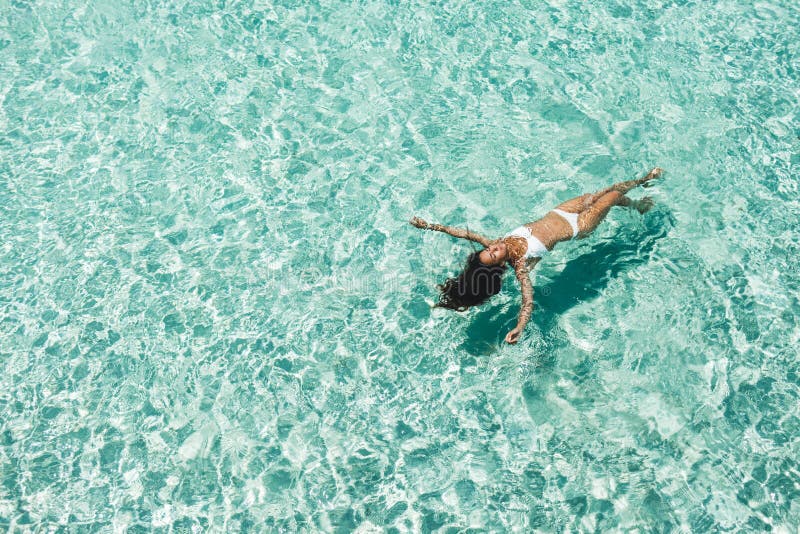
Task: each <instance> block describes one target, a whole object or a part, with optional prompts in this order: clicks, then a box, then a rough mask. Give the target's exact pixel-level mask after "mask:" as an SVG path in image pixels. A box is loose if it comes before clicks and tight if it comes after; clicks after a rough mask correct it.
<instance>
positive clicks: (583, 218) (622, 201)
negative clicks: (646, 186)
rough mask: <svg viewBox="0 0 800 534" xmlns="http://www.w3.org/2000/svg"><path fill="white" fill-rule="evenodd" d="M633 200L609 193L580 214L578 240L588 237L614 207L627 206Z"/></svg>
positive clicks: (619, 194) (618, 193)
mask: <svg viewBox="0 0 800 534" xmlns="http://www.w3.org/2000/svg"><path fill="white" fill-rule="evenodd" d="M630 203H631V199H629V198H628V197H626V196H625V195H623V194H622V193H620V192H619V191H609V192H608V193H605V194H604V195H602V196H601V197H600V198H598V199H597V200H595V202H594V203H593V204H592V205H591V206H589V207H588V208H586V209H585V210H583V211H582V212H580V214H578V238H581V237H586V236H587V235H589V234H591V233H592V232H593V231H594V229H595V228H597V226H598V225H599V224H600V223H601V222H602V221H603V219H605V218H606V215H608V212H609V210H610V209H611V208H613V207H614V206H627V205H629V204H630Z"/></svg>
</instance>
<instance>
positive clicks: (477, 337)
mask: <svg viewBox="0 0 800 534" xmlns="http://www.w3.org/2000/svg"><path fill="white" fill-rule="evenodd" d="M673 225H674V218H673V217H672V214H671V213H669V212H668V211H667V210H666V208H662V209H658V208H656V209H654V210H652V211H651V212H650V213H648V214H647V215H646V216H645V218H644V221H643V224H641V225H637V226H635V227H625V228H622V229H621V230H620V231H619V232H618V233H617V235H616V236H614V237H613V238H611V240H610V241H603V242H600V243H597V244H595V245H593V246H592V248H591V250H590V251H589V252H587V253H585V254H582V255H580V256H578V257H576V258H573V259H570V260H569V261H568V263H567V265H566V266H565V267H564V269H563V270H562V271H561V272H557V273H552V275H551V274H550V273H548V272H547V270H546V269H547V268H546V266H545V271H544V272H543V273H542V274H545V275H547V277H548V278H549V281H548V282H546V283H544V284H542V285H538V284H536V282H535V278H544V277H543V276H542V277H535V278H534V290H533V292H534V313H533V316H532V317H531V322H530V323H528V328H529V329H530V328H531V327H532V326H534V324H535V326H536V327H538V329H539V330H541V332H542V336H543V337H544V339H543V341H544V346H545V347H549V348H552V347H554V346H556V345H557V344H559V340H558V339H557V336H558V333H557V329H556V323H557V321H558V317H559V316H560V315H561V314H563V313H564V312H566V311H568V310H569V309H570V308H572V307H573V306H575V305H576V304H577V303H579V302H586V301H587V300H591V299H593V298H594V297H596V296H598V295H599V294H600V293H601V292H602V291H603V290H604V289H605V288H606V287H607V286H608V283H609V282H610V281H611V280H612V279H613V278H616V277H617V276H619V275H620V274H621V273H623V272H625V271H626V270H628V269H631V268H633V267H635V266H637V265H641V264H643V263H645V262H647V261H649V259H650V256H651V255H652V252H653V249H654V248H655V245H656V243H657V242H658V240H659V239H661V238H663V237H664V236H666V235H667V233H668V232H669V230H670V229H671V228H672V227H673ZM589 239H591V238H589ZM546 261H547V258H545V259H544V260H543V263H544V262H546ZM542 266H543V264H542V263H540V265H539V267H538V268H539V269H541V268H542ZM513 278H514V277H513V275H512V276H508V277H507V284H508V285H506V286H505V288H504V289H506V290H508V291H513V292H514V293H516V294H517V295H518V294H519V288H518V285H517V282H516V280H514V279H513ZM519 303H520V300H519V297H518V296H517V298H516V299H515V301H514V303H513V304H512V305H511V306H506V307H505V309H499V308H497V307H494V308H493V307H491V306H487V308H486V309H485V310H481V311H480V312H479V313H477V314H476V315H475V317H474V319H473V320H472V321H471V323H470V326H469V327H468V328H467V338H466V339H465V340H464V343H462V344H461V346H460V347H461V348H462V349H464V350H465V351H467V352H468V353H470V354H472V355H474V356H481V355H487V354H492V353H494V352H495V351H496V350H497V349H498V347H499V343H502V342H503V338H504V337H505V335H506V333H507V332H508V331H509V330H511V329H512V328H513V327H514V324H516V320H517V313H518V312H519ZM531 323H534V324H531ZM548 352H552V351H548Z"/></svg>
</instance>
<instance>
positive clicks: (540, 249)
mask: <svg viewBox="0 0 800 534" xmlns="http://www.w3.org/2000/svg"><path fill="white" fill-rule="evenodd" d="M661 172H662V171H661V169H660V168H658V167H656V168H654V169H653V170H652V171H650V172H649V173H648V174H647V176H645V177H644V178H639V179H638V180H628V181H627V182H620V183H618V184H614V185H612V186H611V187H607V188H605V189H602V190H600V191H598V192H596V193H587V194H585V195H581V196H579V197H575V198H573V199H570V200H567V201H566V202H564V203H562V204H559V206H558V207H556V208H555V209H553V210H552V211H550V212H548V213H547V215H545V216H544V217H542V218H541V219H539V220H538V221H533V222H530V223H528V224H525V225H524V226H520V227H519V228H517V229H515V230H513V231H511V232H509V233H508V234H506V235H505V236H504V237H501V238H499V239H494V240H492V239H488V238H486V237H484V236H482V235H479V234H476V233H475V232H471V231H469V230H463V229H461V228H453V227H450V226H443V225H441V224H430V223H427V222H425V221H423V220H422V219H420V218H419V217H414V218H413V219H411V221H410V222H411V224H413V225H414V226H416V227H417V228H422V229H423V230H436V231H438V232H445V233H447V234H450V235H451V236H453V237H458V238H462V239H469V240H470V241H474V242H476V243H480V244H481V245H483V246H484V247H485V248H484V249H483V250H481V251H480V252H475V253H473V254H470V256H469V258H468V259H467V265H466V267H465V268H464V270H463V271H462V272H461V274H459V275H458V276H456V277H454V278H449V279H448V280H447V281H446V282H445V283H444V284H442V285H440V286H438V287H439V290H440V291H441V295H440V297H439V303H438V304H437V305H436V306H437V307H442V308H450V309H453V310H456V311H464V310H466V309H467V308H469V307H471V306H477V305H478V304H482V303H483V302H485V301H486V299H488V298H489V297H491V296H492V295H495V294H497V293H499V292H500V287H501V285H502V276H503V272H504V271H505V270H506V265H505V264H506V263H509V264H511V266H512V267H514V271H515V273H516V275H517V280H519V284H520V288H521V290H522V307H521V308H520V310H519V317H518V318H517V326H516V327H515V328H514V329H513V330H511V332H509V333H508V334H507V335H506V341H507V342H508V343H516V342H517V341H518V340H519V336H520V334H521V333H522V330H523V329H524V328H525V325H526V324H527V323H528V319H530V316H531V311H532V310H533V286H532V285H531V279H530V277H529V275H528V273H529V272H530V270H531V269H532V268H533V267H534V266H535V265H536V264H537V263H539V260H541V259H542V256H544V255H545V254H547V253H548V252H550V251H551V250H553V247H555V246H556V243H559V242H561V241H567V240H570V239H576V238H583V237H586V236H587V235H589V234H591V233H592V231H593V230H594V229H595V228H597V225H599V224H600V221H602V220H603V219H604V218H605V216H606V214H608V211H609V210H610V209H611V208H612V207H613V206H629V207H632V208H636V209H637V210H638V211H639V213H644V212H646V211H647V210H649V209H650V208H651V207H652V206H653V201H652V199H651V198H650V197H642V198H641V199H639V200H631V199H629V198H628V197H626V196H625V193H627V192H628V191H630V190H631V189H633V188H634V187H637V186H639V185H643V184H646V183H647V182H649V181H650V180H653V179H655V178H658V177H659V176H661ZM649 185H650V184H648V185H645V187H649Z"/></svg>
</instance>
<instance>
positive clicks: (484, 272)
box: [436, 252, 506, 311]
mask: <svg viewBox="0 0 800 534" xmlns="http://www.w3.org/2000/svg"><path fill="white" fill-rule="evenodd" d="M478 254H479V252H473V253H472V254H470V255H469V258H467V264H466V265H465V266H464V270H463V271H461V273H460V274H459V275H458V276H456V277H454V278H448V279H447V280H445V282H444V284H440V285H438V286H437V287H438V288H439V291H441V295H439V302H438V304H436V307H437V308H449V309H451V310H456V311H464V310H466V309H467V308H470V307H472V306H477V305H478V304H483V303H484V302H485V301H486V300H487V299H488V298H489V297H491V296H492V295H496V294H497V293H499V292H500V288H501V286H502V285H503V273H504V272H505V270H506V265H505V263H503V264H502V265H484V264H483V263H481V260H480V257H479V255H478Z"/></svg>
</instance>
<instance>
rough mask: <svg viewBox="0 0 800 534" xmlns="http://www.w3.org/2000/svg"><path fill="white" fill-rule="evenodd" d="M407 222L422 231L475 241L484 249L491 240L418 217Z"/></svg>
mask: <svg viewBox="0 0 800 534" xmlns="http://www.w3.org/2000/svg"><path fill="white" fill-rule="evenodd" d="M408 222H410V223H411V224H412V225H414V226H416V227H417V228H421V229H423V230H436V231H437V232H444V233H445V234H450V235H451V236H453V237H458V238H459V239H469V240H470V241H475V242H476V243H480V244H481V245H483V246H484V247H488V246H489V244H490V243H491V242H492V240H491V239H488V238H486V237H484V236H482V235H480V234H476V233H475V232H472V231H470V230H465V229H463V228H456V227H454V226H445V225H443V224H436V223H429V222H425V221H423V220H422V219H420V218H419V217H412V218H411V220H410V221H408Z"/></svg>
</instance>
